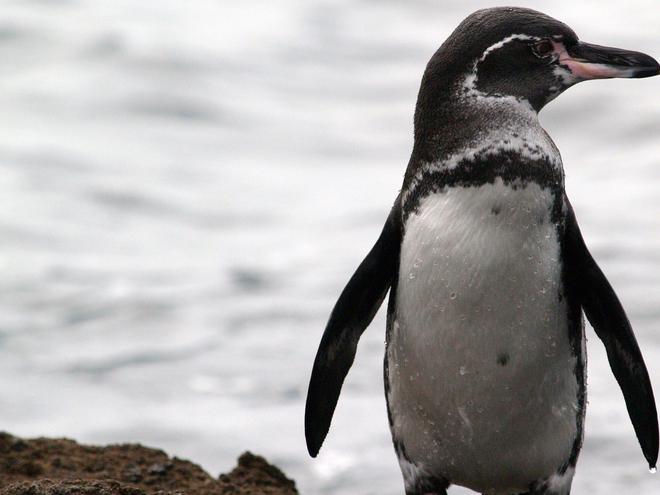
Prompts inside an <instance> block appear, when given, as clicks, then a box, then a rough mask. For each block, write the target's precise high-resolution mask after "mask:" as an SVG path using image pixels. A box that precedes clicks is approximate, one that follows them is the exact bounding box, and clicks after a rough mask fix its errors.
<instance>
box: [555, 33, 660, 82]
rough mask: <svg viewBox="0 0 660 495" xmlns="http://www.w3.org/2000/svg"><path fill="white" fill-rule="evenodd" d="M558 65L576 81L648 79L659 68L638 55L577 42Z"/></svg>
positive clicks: (562, 55)
mask: <svg viewBox="0 0 660 495" xmlns="http://www.w3.org/2000/svg"><path fill="white" fill-rule="evenodd" d="M559 64H560V65H562V66H564V67H566V68H567V69H568V70H570V71H571V73H572V74H573V76H575V77H576V78H577V79H579V80H582V81H584V80H587V79H608V78H612V77H635V78H637V77H650V76H656V75H658V74H660V65H659V64H658V62H657V61H656V60H655V59H654V58H653V57H649V56H648V55H646V54H644V53H640V52H632V51H628V50H622V49H620V48H609V47H606V46H599V45H592V44H590V43H583V42H579V43H576V44H575V45H573V46H572V47H570V48H568V49H567V50H566V51H564V53H562V54H561V56H560V57H559Z"/></svg>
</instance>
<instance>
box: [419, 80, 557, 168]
mask: <svg viewBox="0 0 660 495" xmlns="http://www.w3.org/2000/svg"><path fill="white" fill-rule="evenodd" d="M475 81H476V76H475V75H474V73H468V74H464V75H462V76H461V77H459V78H457V79H456V80H455V81H453V82H449V81H445V85H444V87H443V88H437V87H433V86H430V85H426V86H425V85H424V84H423V85H422V88H421V89H420V93H419V97H418V100H417V108H416V111H415V142H414V147H413V154H412V156H411V162H412V161H413V160H414V161H417V162H427V163H428V162H439V161H443V160H444V159H446V158H447V157H449V156H451V155H455V154H457V153H460V152H461V150H465V149H469V148H475V147H482V145H484V144H487V143H488V141H497V142H506V141H510V142H515V141H516V140H517V139H518V138H519V137H520V136H526V135H530V133H534V134H538V133H541V134H545V131H544V130H543V128H542V127H541V124H540V122H539V118H538V112H537V110H536V109H534V107H533V106H532V105H531V104H530V103H529V102H528V101H527V100H525V99H524V98H520V97H515V96H510V95H496V94H495V95H491V94H487V93H484V92H482V91H480V90H479V89H477V87H476V84H475ZM447 83H449V84H447ZM548 139H549V138H548Z"/></svg>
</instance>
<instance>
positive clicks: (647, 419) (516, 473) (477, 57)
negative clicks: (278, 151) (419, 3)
mask: <svg viewBox="0 0 660 495" xmlns="http://www.w3.org/2000/svg"><path fill="white" fill-rule="evenodd" d="M659 73H660V66H659V65H658V62H656V61H655V60H654V59H653V58H652V57H650V56H648V55H645V54H643V53H639V52H633V51H627V50H622V49H617V48H608V47H603V46H598V45H593V44H589V43H585V42H582V41H580V40H579V39H578V37H577V35H576V34H575V32H574V31H573V30H572V29H571V28H569V27H568V26H567V25H566V24H564V23H562V22H560V21H558V20H555V19H553V18H551V17H549V16H547V15H545V14H542V13H540V12H536V11H534V10H530V9H525V8H510V7H506V8H504V7H500V8H490V9H484V10H479V11H477V12H475V13H473V14H471V15H470V16H468V17H467V18H466V19H465V20H464V21H463V22H462V23H461V24H460V25H459V26H458V27H457V28H456V30H455V31H454V32H453V33H452V34H451V35H450V36H449V38H448V39H447V40H446V41H445V42H444V44H442V46H441V47H440V48H439V49H438V50H437V51H436V52H435V54H434V55H433V56H432V58H431V60H430V61H429V63H428V65H427V67H426V70H425V72H424V75H423V78H422V82H421V87H420V90H419V94H418V99H417V106H416V109H415V116H414V144H413V150H412V155H411V157H410V161H409V163H408V167H407V170H406V172H405V176H404V179H403V185H402V188H401V190H400V193H399V195H398V197H397V198H396V200H395V202H394V205H393V207H392V209H391V211H390V213H389V216H388V217H387V220H386V222H385V226H384V227H383V230H382V232H381V234H380V237H379V238H378V240H377V241H376V243H375V244H374V246H373V248H372V249H371V251H370V252H369V253H368V254H367V256H366V258H364V260H363V261H362V263H361V264H360V265H359V267H358V268H357V270H356V272H355V273H354V274H353V276H352V277H351V278H350V280H349V282H348V284H347V285H346V287H345V288H344V290H343V291H342V293H341V295H340V296H339V299H338V301H337V303H336V305H335V307H334V309H333V310H332V312H331V314H330V318H329V320H328V323H327V326H326V328H325V331H324V333H323V337H322V339H321V343H320V346H319V348H318V353H317V354H316V359H315V361H314V366H313V370H312V374H311V379H310V383H309V390H308V395H307V402H306V408H305V436H306V441H307V448H308V451H309V453H310V455H311V456H312V457H315V456H316V455H317V454H318V452H319V449H320V447H321V444H322V443H323V441H324V439H325V437H326V435H327V433H328V430H329V427H330V422H331V419H332V415H333V413H334V410H335V406H336V404H337V400H338V397H339V393H340V390H341V387H342V383H343V381H344V378H345V377H346V374H347V373H348V370H349V368H350V367H351V365H352V363H353V360H354V357H355V352H356V348H357V344H358V340H359V338H360V335H361V334H362V332H363V331H364V329H365V328H366V327H367V326H368V325H369V323H370V322H371V320H372V319H373V317H374V315H375V313H376V311H377V310H378V308H379V306H380V305H381V303H382V302H383V300H384V298H385V296H386V294H387V292H388V290H389V294H390V295H389V303H388V308H387V328H386V343H385V360H384V382H385V395H386V399H387V400H386V403H387V413H388V419H389V425H390V430H391V435H392V441H393V444H394V450H395V453H396V455H397V457H398V460H399V465H400V467H401V471H402V474H403V481H404V486H405V493H406V495H425V494H426V495H429V494H434V495H440V494H446V493H447V488H448V487H449V486H450V485H458V486H463V487H467V488H468V489H471V490H473V491H475V492H478V493H483V494H523V493H525V494H536V495H539V494H548V495H550V494H552V495H565V494H569V493H570V489H571V482H572V479H573V475H574V473H575V466H576V462H577V459H578V455H579V453H580V448H581V446H582V440H583V436H584V418H585V407H586V353H585V333H584V317H583V314H584V315H586V317H587V319H588V320H589V321H590V323H591V325H592V326H593V328H594V330H595V332H596V335H597V336H598V337H599V338H600V340H601V341H602V342H603V344H604V346H605V349H606V351H607V357H608V360H609V364H610V367H611V369H612V372H613V373H614V376H615V378H616V380H617V382H618V384H619V386H620V388H621V391H622V392H623V397H624V400H625V403H626V406H627V410H628V414H629V416H630V419H631V421H632V425H633V427H634V430H635V433H636V436H637V439H638V441H639V444H640V446H641V449H642V452H643V455H644V456H645V458H646V460H647V462H648V464H649V467H650V468H655V465H656V461H657V457H658V420H657V411H656V405H655V399H654V396H653V390H652V387H651V382H650V379H649V375H648V372H647V369H646V366H645V364H644V360H643V358H642V354H641V352H640V349H639V346H638V344H637V342H636V340H635V336H634V334H633V330H632V328H631V325H630V323H629V321H628V318H627V316H626V314H625V311H624V309H623V307H622V306H621V303H620V302H619V299H618V298H617V296H616V294H615V292H614V290H613V289H612V286H611V285H610V283H609V282H608V280H607V278H606V277H605V275H604V274H603V272H602V271H601V269H600V268H599V267H598V264H597V263H596V261H595V260H594V258H593V257H592V256H591V254H590V253H589V250H588V248H587V246H586V244H585V241H584V239H583V237H582V234H581V233H580V228H579V226H578V223H577V220H576V218H575V214H574V212H573V209H572V207H571V203H570V201H569V200H568V197H567V196H566V192H565V189H564V171H563V164H562V159H561V156H560V153H559V150H558V149H557V147H556V146H555V144H554V142H553V141H552V139H551V138H550V136H549V135H548V134H547V133H546V131H545V130H544V129H543V127H541V124H540V123H539V119H538V113H539V111H540V110H541V109H542V108H543V107H544V106H545V105H546V104H547V103H548V102H550V101H551V100H552V99H554V98H555V97H556V96H558V95H559V94H560V93H562V92H563V91H564V90H566V89H567V88H569V87H571V86H572V85H574V84H576V83H578V82H581V81H586V80H590V79H601V78H615V77H625V78H641V77H648V76H654V75H657V74H659Z"/></svg>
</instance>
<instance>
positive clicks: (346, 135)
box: [0, 0, 660, 495]
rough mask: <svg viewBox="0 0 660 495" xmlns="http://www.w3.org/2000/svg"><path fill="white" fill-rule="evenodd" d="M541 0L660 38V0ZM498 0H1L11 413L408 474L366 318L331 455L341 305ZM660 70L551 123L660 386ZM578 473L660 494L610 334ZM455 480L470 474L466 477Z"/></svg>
mask: <svg viewBox="0 0 660 495" xmlns="http://www.w3.org/2000/svg"><path fill="white" fill-rule="evenodd" d="M518 3H519V4H522V5H526V6H531V7H535V8H538V9H540V10H544V11H546V12H547V13H548V14H551V15H553V16H554V17H557V18H559V19H561V20H563V21H565V22H566V23H568V24H569V25H570V26H572V27H573V28H574V29H575V30H576V31H577V32H578V34H579V35H580V36H581V38H583V39H584V40H587V41H590V42H593V43H598V44H604V45H611V46H621V47H624V48H630V49H637V50H642V51H645V52H647V53H650V54H653V55H655V56H656V57H658V56H660V36H659V28H658V26H660V8H658V4H657V2H656V1H653V0H646V1H644V0H638V1H628V2H620V1H617V2H614V1H607V2H605V1H596V0H588V1H585V2H580V3H579V4H578V3H576V2H572V1H568V0H556V1H555V2H552V4H549V3H548V2H538V1H536V2H525V1H520V2H518ZM491 5H494V3H492V2H480V1H471V0H468V1H454V0H452V1H443V2H441V1H431V0H415V1H407V2H394V1H374V0H332V1H331V0H280V1H273V0H253V1H250V2H237V1H229V0H221V1H211V0H196V1H195V2H182V1H174V0H157V1H156V0H152V1H139V2H138V1H128V0H96V1H94V2H83V1H81V0H40V1H38V0H21V1H11V0H3V1H1V2H0V67H1V68H2V69H1V71H0V429H4V430H8V431H10V432H12V433H15V434H19V435H25V436H38V435H49V436H67V437H73V438H76V439H78V440H80V441H83V442H95V443H96V442H101V443H105V442H143V443H145V444H147V445H153V446H159V447H162V448H164V449H165V450H166V451H167V452H168V453H170V454H171V455H176V456H179V457H184V458H189V459H192V460H194V461H196V462H199V463H201V464H202V465H203V466H204V467H205V468H206V469H208V470H209V471H210V472H212V473H218V472H220V471H227V470H229V469H230V468H231V467H232V466H233V465H234V463H235V459H236V457H237V455H238V454H240V453H241V452H242V451H243V450H246V449H250V450H252V451H254V452H256V453H260V454H263V455H265V456H267V457H268V458H269V459H270V460H272V461H274V462H276V463H277V464H278V465H280V466H281V467H282V468H283V469H284V470H285V471H286V472H287V473H288V474H289V475H290V476H292V477H294V478H295V479H296V481H297V483H298V486H299V488H300V490H301V493H302V494H304V495H321V494H324V495H326V494H327V495H339V494H357V495H366V494H374V495H376V494H378V495H395V494H401V493H403V488H402V482H401V476H400V473H399V470H398V466H397V464H396V460H395V456H394V453H393V451H392V447H391V442H390V439H389V431H388V426H387V418H386V413H385V404H384V398H383V392H382V371H381V366H382V355H383V341H384V318H383V312H382V311H381V312H380V313H379V314H378V316H377V317H376V319H375V320H374V322H373V324H372V325H371V327H370V328H369V329H368V330H367V331H366V332H365V334H364V336H363V338H362V341H361V342H360V346H359V349H358V355H357V359H356V363H355V366H354V367H353V369H352V371H351V373H350V375H349V377H348V379H347V382H346V384H345V386H344V390H343V394H342V396H341V400H340V402H339V406H338V408H337V411H336V414H335V418H334V422H333V425H332V429H331V431H330V435H329V437H328V439H327V441H326V442H325V445H324V446H323V449H322V452H321V455H320V456H319V457H318V459H315V460H312V459H310V458H309V457H308V455H307V452H306V449H305V444H304V437H303V424H302V423H303V404H304V399H305V393H306V388H307V381H308V378H309V373H310V370H311V365H312V361H313V358H314V354H315V352H316V348H317V345H318V342H319V339H320V336H321V333H322V331H323V327H324V325H325V321H326V318H327V317H328V314H329V312H330V310H331V308H332V306H333V304H334V301H335V298H336V297H337V296H338V294H339V292H340V290H341V289H342V287H343V285H344V283H345V282H346V281H347V280H348V278H349V276H350V275H351V274H352V272H353V270H354V268H355V267H356V266H357V265H358V263H359V262H360V260H361V259H362V257H363V256H364V254H365V253H366V252H367V251H368V250H369V249H370V246H371V244H372V243H373V242H374V240H375V239H376V237H377V235H378V233H379V231H380V228H381V226H382V224H383V222H384V219H385V217H386V215H387V212H388V210H389V207H390V205H391V203H392V201H393V200H394V198H395V196H396V194H397V191H398V189H399V187H400V184H401V180H402V177H403V172H404V169H405V165H406V163H407V160H408V156H409V153H410V150H411V145H412V113H413V109H414V105H415V97H416V93H417V89H418V85H419V81H420V78H421V74H422V71H423V69H424V66H425V64H426V62H427V60H428V59H429V57H430V56H431V54H432V53H433V52H434V51H435V49H436V48H437V47H438V46H439V45H440V43H441V42H442V41H443V40H444V39H445V38H446V37H447V36H448V35H449V33H450V32H451V30H452V29H453V28H454V27H455V26H456V25H457V24H458V23H459V22H460V21H461V20H462V19H463V18H464V17H465V16H466V15H467V14H468V13H470V12H471V11H473V10H476V9H477V8H480V7H484V6H491ZM659 95H660V78H656V79H645V80H615V81H597V82H589V83H584V84H581V85H579V86H578V87H575V88H572V89H570V90H569V91H568V92H567V93H566V94H564V95H562V96H561V97H560V98H559V99H558V100H556V101H555V102H553V103H552V104H550V105H549V107H548V108H547V109H545V110H544V111H543V112H542V114H541V120H542V123H543V124H544V126H545V127H546V128H547V130H548V131H549V133H550V134H551V135H552V136H553V138H554V140H555V141H556V143H557V145H558V146H559V148H560V149H561V151H562V155H563V158H564V164H565V168H566V174H567V179H566V180H567V190H568V193H569V195H570V197H571V199H572V201H573V204H574V207H575V210H576V212H577V216H578V219H579V221H580V224H581V226H582V230H583V233H584V235H585V237H586V240H587V242H588V244H589V246H590V248H591V250H592V252H593V254H594V256H595V257H596V259H597V260H598V262H599V263H600V264H601V266H602V268H603V270H604V271H605V273H606V274H607V275H608V277H609V279H610V280H611V282H612V284H613V286H614V287H615V288H616V290H617V292H618V294H619V296H620V298H621V300H622V302H623V305H624V306H625V307H626V309H627V310H628V314H629V316H630V319H631V321H632V323H633V326H634V328H635V330H636V333H637V337H638V340H639V343H640V346H641V348H642V350H643V352H644V355H645V356H646V362H647V364H648V366H649V371H650V373H651V376H652V380H653V382H654V383H655V385H656V388H657V389H658V390H660V139H659V138H660V96H659ZM588 336H589V342H588V350H589V358H590V361H589V407H588V414H587V431H586V441H585V445H584V450H583V451H582V455H581V458H580V462H579V465H578V471H577V475H576V477H575V481H574V485H573V486H574V493H576V494H600V493H603V494H605V493H607V494H610V493H623V494H637V495H644V494H646V495H650V494H657V493H660V477H659V476H660V475H656V476H652V475H651V474H649V473H648V470H647V467H646V464H645V461H644V459H643V457H642V454H641V451H640V449H639V447H638V445H637V441H636V439H635V435H634V433H633V430H632V427H631V425H630V422H629V420H628V417H627V413H626V410H625V406H624V402H623V399H622V396H621V393H620V391H619V389H618V387H617V385H616V383H615V381H614V379H613V377H612V374H611V372H610V370H609V367H608V365H607V361H606V357H605V353H604V350H603V347H602V345H601V343H600V341H599V340H598V339H597V338H596V337H595V335H594V333H593V331H592V330H590V329H589V330H588ZM452 493H456V494H458V493H467V491H465V490H462V489H454V490H453V492H452Z"/></svg>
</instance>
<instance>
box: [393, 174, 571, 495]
mask: <svg viewBox="0 0 660 495" xmlns="http://www.w3.org/2000/svg"><path fill="white" fill-rule="evenodd" d="M554 194H555V193H554V192H553V191H552V190H551V189H549V188H541V187H540V186H539V185H537V184H535V183H526V184H522V183H521V184H517V185H515V187H514V185H512V184H508V185H507V184H505V183H504V182H503V181H502V180H501V179H496V180H495V182H494V183H486V184H482V185H478V186H472V187H452V188H447V189H444V190H442V191H440V192H437V193H434V194H432V195H430V196H427V197H426V198H424V199H423V200H422V201H421V203H420V205H419V207H418V209H417V211H416V212H415V213H413V214H411V215H410V217H409V218H408V219H407V222H406V225H405V234H404V238H403V244H402V247H401V264H400V271H399V280H398V287H397V294H396V320H395V323H394V324H393V328H392V329H391V334H390V342H389V345H388V361H389V363H390V364H389V376H388V381H389V397H388V401H389V407H390V410H391V414H392V418H393V423H394V424H393V434H394V436H395V437H396V438H398V439H400V440H401V441H402V443H403V444H404V446H405V450H406V454H407V456H408V458H409V460H410V461H412V462H413V463H414V464H416V465H417V466H418V467H419V468H420V469H422V470H428V471H431V472H434V473H441V474H442V475H443V476H445V477H446V478H447V479H449V480H451V481H452V482H453V483H458V484H462V485H464V486H469V487H471V488H473V489H476V490H481V491H484V492H485V491H490V490H492V489H496V488H498V486H499V487H502V488H506V487H508V488H511V487H519V488H520V490H521V491H524V490H525V489H527V488H528V486H529V484H530V483H532V482H533V481H535V480H539V479H543V478H545V477H547V476H550V475H552V474H553V473H554V472H556V471H557V469H559V468H560V467H561V465H562V464H563V463H565V462H566V461H567V459H568V458H569V456H570V453H571V449H572V445H573V441H574V439H575V437H576V435H578V432H577V426H576V414H578V411H577V396H578V388H579V384H578V383H577V380H576V376H575V374H574V369H575V364H576V362H575V361H576V359H577V358H576V357H575V355H574V353H573V352H572V350H571V346H570V341H569V330H568V325H569V322H568V317H567V311H566V308H565V304H566V301H565V298H563V296H562V295H561V293H562V291H563V288H562V286H561V283H562V282H561V261H560V245H559V239H558V234H557V229H556V225H555V224H554V223H553V221H552V215H551V213H552V208H553V205H554V204H555V198H554Z"/></svg>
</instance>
